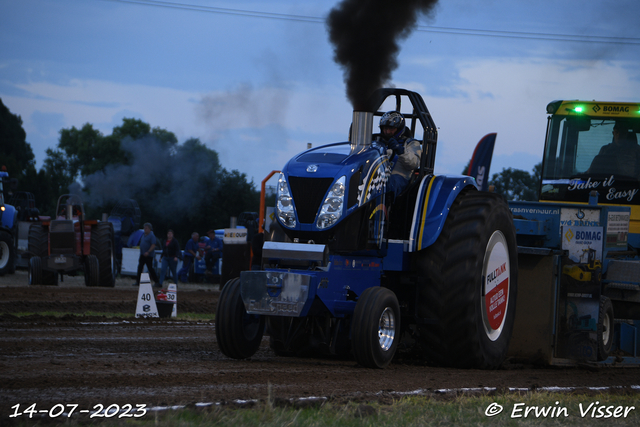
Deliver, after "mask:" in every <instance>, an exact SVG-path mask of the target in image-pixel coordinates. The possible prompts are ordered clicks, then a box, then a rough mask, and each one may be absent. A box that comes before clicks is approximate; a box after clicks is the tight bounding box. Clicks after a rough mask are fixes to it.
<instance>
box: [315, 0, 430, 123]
mask: <svg viewBox="0 0 640 427" xmlns="http://www.w3.org/2000/svg"><path fill="white" fill-rule="evenodd" d="M437 2H438V0H398V1H392V0H343V1H342V2H341V3H340V4H339V5H337V6H336V7H335V8H333V9H332V10H331V12H330V13H329V16H328V17H327V26H328V28H329V40H331V43H333V45H334V60H335V61H336V62H337V63H338V64H340V65H341V66H342V68H343V69H344V78H345V83H346V85H347V97H348V98H349V100H350V101H351V104H352V105H353V108H354V109H355V110H360V111H367V110H370V109H371V106H369V105H367V100H368V99H369V96H370V95H371V93H372V92H373V91H374V90H376V89H378V88H380V87H382V86H383V85H384V84H385V83H386V82H388V81H389V80H390V79H391V73H392V72H393V70H395V69H396V68H397V67H398V61H397V56H398V52H399V51H400V47H399V45H398V43H399V42H400V41H401V40H404V39H406V38H407V37H408V36H409V34H411V31H412V30H413V27H414V25H415V23H416V21H417V19H418V16H419V15H420V14H429V13H430V12H431V11H432V10H433V7H434V6H435V4H436V3H437Z"/></svg>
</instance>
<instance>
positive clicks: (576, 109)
mask: <svg viewBox="0 0 640 427" xmlns="http://www.w3.org/2000/svg"><path fill="white" fill-rule="evenodd" d="M574 111H575V112H576V113H582V111H584V108H582V107H576V108H574Z"/></svg>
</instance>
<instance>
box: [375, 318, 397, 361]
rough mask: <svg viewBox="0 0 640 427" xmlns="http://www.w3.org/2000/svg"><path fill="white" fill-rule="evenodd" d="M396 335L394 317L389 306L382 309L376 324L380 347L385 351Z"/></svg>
mask: <svg viewBox="0 0 640 427" xmlns="http://www.w3.org/2000/svg"><path fill="white" fill-rule="evenodd" d="M395 336H396V317H395V314H394V313H393V310H392V309H391V307H387V308H385V309H384V311H383V312H382V314H381V315H380V322H379V325H378V343H379V344H380V348H381V349H383V350H384V351H387V350H389V349H390V348H391V346H392V345H393V340H394V339H395Z"/></svg>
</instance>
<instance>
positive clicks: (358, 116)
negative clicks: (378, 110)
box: [349, 111, 373, 154]
mask: <svg viewBox="0 0 640 427" xmlns="http://www.w3.org/2000/svg"><path fill="white" fill-rule="evenodd" d="M372 129H373V113H372V112H370V111H354V112H353V121H352V123H351V135H349V141H351V154H357V153H360V152H362V151H364V150H366V149H367V148H369V147H370V146H371V133H372Z"/></svg>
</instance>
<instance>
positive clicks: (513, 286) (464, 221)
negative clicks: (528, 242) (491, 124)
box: [418, 191, 518, 369]
mask: <svg viewBox="0 0 640 427" xmlns="http://www.w3.org/2000/svg"><path fill="white" fill-rule="evenodd" d="M418 272H419V277H420V278H421V280H420V283H419V284H418V287H419V288H418V295H419V299H418V314H419V316H420V317H421V318H423V319H428V320H430V321H435V324H433V323H432V322H427V323H425V324H422V325H421V326H420V327H419V330H420V335H421V337H422V340H421V341H422V344H423V347H424V350H425V352H426V354H427V358H428V359H429V360H430V361H431V362H434V363H436V364H439V365H444V366H454V367H461V368H480V369H495V368H497V367H498V366H500V364H501V363H502V361H503V360H504V358H505V357H506V354H507V350H508V347H509V341H510V339H511V332H512V330H513V322H514V318H515V306H516V304H515V303H516V293H517V276H518V259H517V245H516V234H515V229H514V227H513V220H512V216H511V212H510V211H509V207H508V205H507V203H506V202H505V200H504V199H503V198H502V197H501V196H498V195H496V194H492V193H479V192H475V191H463V192H462V193H460V195H459V196H458V197H457V198H456V200H455V201H454V203H453V205H452V206H451V209H450V211H449V214H448V216H447V219H446V221H445V224H444V227H443V229H442V231H441V233H440V236H439V237H438V239H437V240H436V242H435V243H434V244H433V245H432V246H430V247H429V248H427V249H425V250H423V251H422V252H421V253H420V254H419V259H418Z"/></svg>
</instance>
